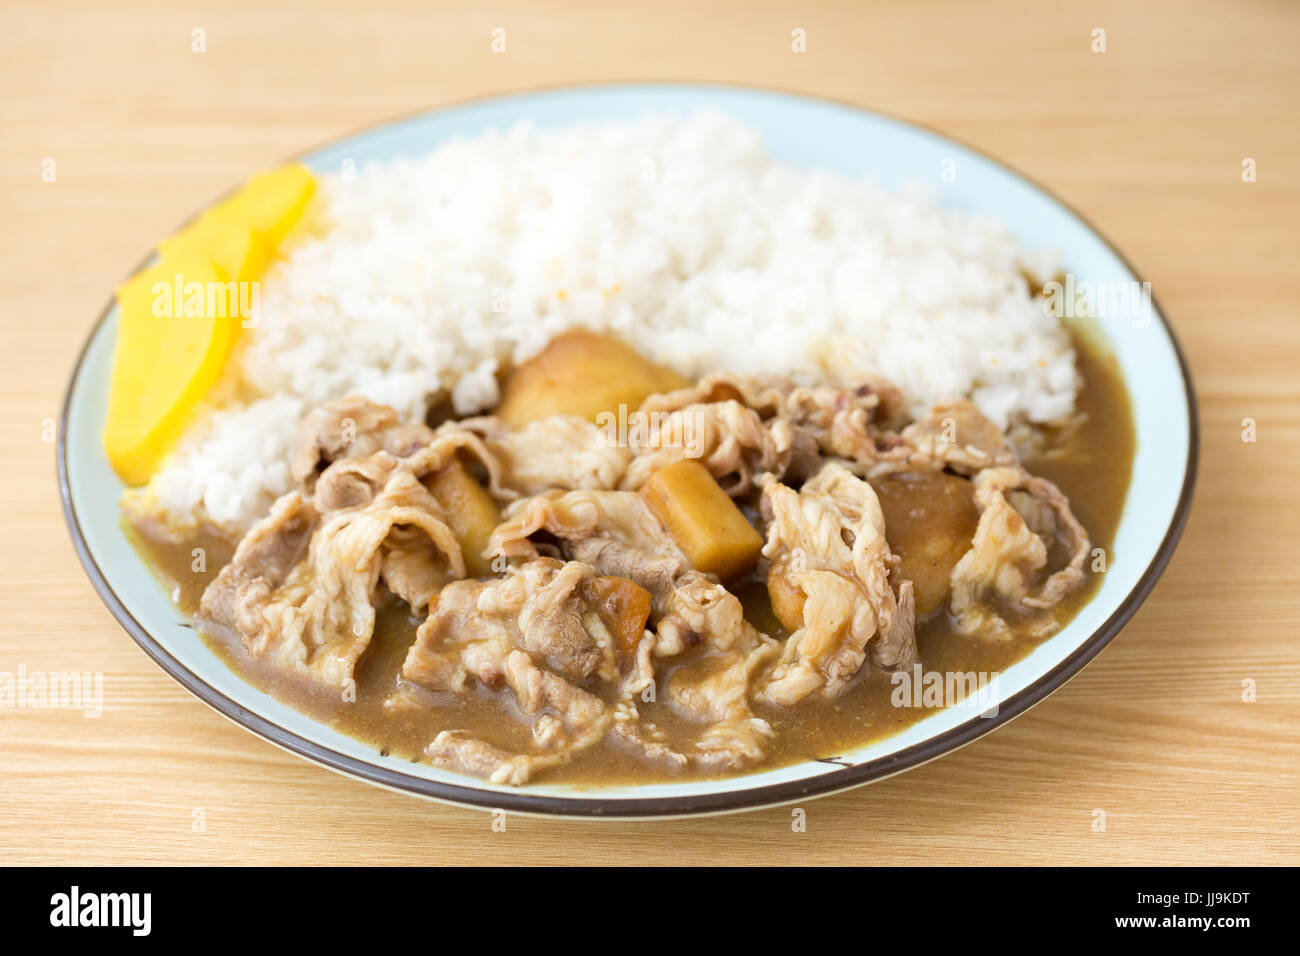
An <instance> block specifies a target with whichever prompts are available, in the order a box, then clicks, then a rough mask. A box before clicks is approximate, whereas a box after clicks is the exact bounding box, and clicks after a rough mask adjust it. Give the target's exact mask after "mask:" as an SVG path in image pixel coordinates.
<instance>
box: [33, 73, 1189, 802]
mask: <svg viewBox="0 0 1300 956" xmlns="http://www.w3.org/2000/svg"><path fill="white" fill-rule="evenodd" d="M705 108H710V109H719V110H722V111H725V112H728V113H731V114H733V115H735V116H738V117H740V118H741V119H743V120H744V121H746V122H748V123H750V124H751V125H753V126H754V127H756V128H757V129H758V130H759V131H760V132H761V133H762V134H763V136H764V138H765V141H766V143H767V146H768V148H769V149H770V150H771V151H772V153H773V154H774V155H775V156H777V157H778V158H779V159H782V160H785V161H787V162H789V163H793V164H796V165H800V166H808V167H822V168H826V169H829V170H832V171H834V172H837V173H842V174H845V175H850V176H855V177H863V176H870V177H872V178H874V179H876V180H877V181H879V182H880V183H882V184H883V185H885V186H887V187H891V188H892V187H897V186H899V185H900V184H902V183H903V182H904V181H906V180H908V179H927V180H929V181H931V182H933V181H935V180H936V179H938V178H940V177H939V176H938V175H937V172H936V171H939V170H941V169H944V168H948V169H957V170H960V175H959V176H956V177H947V178H953V179H955V181H954V182H950V183H946V184H945V185H944V186H943V187H942V189H943V192H942V196H943V200H944V201H945V202H946V203H948V204H951V205H953V206H955V207H958V208H961V209H963V210H965V211H967V212H972V213H982V214H987V215H991V216H996V217H998V218H999V219H1002V220H1003V221H1005V222H1006V223H1008V224H1009V226H1010V228H1011V230H1012V232H1014V233H1015V235H1016V236H1017V238H1018V239H1019V240H1020V242H1021V243H1022V244H1023V245H1024V246H1025V247H1026V248H1030V249H1035V248H1044V247H1052V248H1056V249H1058V250H1060V252H1061V261H1062V263H1063V264H1064V265H1065V267H1066V268H1068V269H1069V270H1070V272H1071V273H1073V274H1074V275H1076V276H1079V277H1080V278H1081V280H1082V279H1086V280H1088V281H1091V282H1093V283H1103V282H1104V283H1108V284H1109V283H1116V284H1127V283H1140V282H1141V281H1142V280H1141V279H1140V277H1139V276H1138V275H1137V274H1136V273H1135V272H1134V270H1133V269H1132V268H1131V267H1130V266H1129V265H1128V263H1126V262H1125V261H1124V259H1123V257H1122V256H1121V255H1120V254H1119V253H1118V252H1117V251H1116V250H1115V249H1114V247H1112V246H1111V245H1110V243H1109V242H1107V241H1106V240H1105V239H1104V238H1103V237H1102V236H1101V235H1100V234H1099V233H1098V232H1097V231H1096V230H1095V229H1093V228H1092V227H1091V226H1089V225H1088V224H1087V223H1086V222H1084V221H1083V219H1081V218H1080V217H1079V216H1078V215H1077V214H1076V213H1074V212H1073V211H1072V210H1071V209H1070V208H1069V207H1067V206H1066V205H1065V204H1064V203H1063V202H1061V201H1060V200H1059V199H1057V198H1055V197H1054V196H1052V195H1051V194H1049V193H1048V192H1047V191H1045V190H1044V189H1042V188H1041V187H1039V186H1037V185H1035V184H1034V183H1033V182H1031V181H1030V180H1028V179H1027V178H1026V177H1024V176H1023V175H1021V174H1019V173H1016V172H1014V171H1012V170H1010V169H1008V168H1007V167H1006V166H1004V165H1002V164H1000V163H998V162H996V161H994V160H992V159H990V158H988V157H986V156H983V155H981V154H980V153H978V152H976V151H974V150H972V149H970V148H969V147H966V146H962V145H961V144H959V143H956V142H954V141H952V140H951V139H948V138H946V137H943V136H941V135H938V134H936V133H934V132H930V131H928V130H925V129H921V128H918V127H916V126H913V125H911V124H908V123H905V122H902V121H900V120H897V119H894V118H890V117H887V116H882V115H879V114H876V113H872V112H868V111H865V110H862V109H858V108H855V107H851V106H847V105H841V104H836V103H831V102H826V101H823V100H816V99H811V98H807V97H802V96H794V95H789V94H784V93H775V92H769V91H762V90H752V89H740V88H730V87H712V86H696V85H663V84H656V85H625V86H603V87H586V88H571V89H559V90H550V91H543V92H537V93H527V94H522V95H513V96H504V97H499V98H493V99H487V100H481V101H478V102H474V103H468V104H465V105H460V106H453V107H449V108H444V109H438V110H436V111H433V112H428V113H423V114H420V115H416V116H411V117H407V118H404V119H399V120H396V121H394V122H390V123H386V124H384V125H381V126H377V127H374V128H371V129H369V130H366V131H363V132H361V133H358V134H355V135H353V136H349V137H347V138H345V139H342V140H339V141H337V142H334V143H331V144H329V145H326V146H323V147H320V148H318V149H315V150H312V151H311V152H309V153H307V154H305V155H304V156H302V157H299V158H300V159H301V160H302V161H303V162H305V163H307V164H308V165H309V166H311V167H312V168H314V169H316V170H319V171H332V170H338V169H340V168H342V166H343V164H344V163H345V162H346V161H351V162H353V163H357V164H361V163H364V162H366V161H368V160H374V159H387V158H391V157H393V156H396V155H401V154H405V155H418V154H421V153H425V152H427V151H429V150H430V149H432V148H433V147H435V146H437V145H438V144H439V143H441V142H444V141H445V140H447V139H449V138H451V137H453V136H457V135H459V136H470V135H473V134H475V133H478V132H481V131H484V130H486V129H489V128H493V127H496V128H500V127H506V126H510V125H512V124H514V123H516V122H518V121H520V120H525V119H527V120H531V121H533V122H534V123H536V124H537V125H538V126H555V125H564V124H569V123H574V122H580V121H597V120H604V119H616V118H626V117H628V116H633V115H637V114H640V113H643V112H647V111H661V112H678V113H687V112H693V111H696V110H699V109H705ZM1107 287H1109V286H1107ZM1115 287H1119V286H1118V285H1117V286H1115ZM1099 288H1104V287H1101V286H1099ZM1151 305H1152V308H1151V310H1150V315H1149V316H1148V317H1146V319H1145V320H1144V321H1135V320H1134V318H1132V317H1123V316H1122V315H1121V316H1117V317H1102V318H1100V319H1099V320H1098V324H1099V325H1100V326H1101V329H1102V331H1103V332H1104V333H1105V335H1106V337H1107V338H1108V340H1109V343H1110V346H1111V348H1112V350H1113V351H1114V352H1115V354H1116V357H1117V359H1118V361H1119V365H1120V368H1121V371H1122V374H1123V377H1124V379H1125V381H1126V383H1127V385H1128V389H1129V393H1130V396H1131V398H1132V405H1133V410H1134V415H1135V419H1136V421H1135V423H1134V425H1135V428H1136V432H1137V452H1136V455H1135V458H1134V461H1133V476H1132V483H1131V485H1130V489H1129V494H1128V499H1127V502H1126V504H1125V506H1124V511H1123V515H1122V518H1121V521H1120V524H1119V528H1118V530H1117V532H1116V536H1115V542H1114V548H1113V555H1112V556H1111V562H1110V565H1109V567H1108V569H1107V571H1106V573H1105V575H1104V577H1103V580H1102V582H1101V586H1100V587H1099V589H1098V590H1097V592H1096V594H1095V595H1094V597H1093V599H1092V600H1091V601H1090V602H1089V603H1088V604H1087V605H1086V606H1085V607H1084V608H1083V609H1082V610H1081V611H1080V612H1079V614H1078V615H1077V616H1076V617H1075V619H1074V620H1073V621H1072V622H1070V624H1069V625H1068V626H1066V627H1065V628H1063V629H1062V630H1061V631H1060V632H1058V633H1057V634H1055V635H1054V636H1052V637H1051V638H1049V639H1047V640H1045V641H1043V642H1042V643H1041V644H1039V645H1038V646H1037V647H1036V648H1035V649H1034V650H1033V651H1032V652H1031V653H1030V654H1029V655H1028V656H1027V657H1025V658H1024V659H1023V660H1021V661H1019V662H1018V663H1016V664H1014V665H1013V666H1011V667H1009V668H1008V669H1006V670H1005V671H1003V672H1002V673H1001V674H1000V675H999V676H998V678H997V680H996V684H995V685H993V686H992V692H991V694H992V696H991V697H990V698H985V699H984V700H982V701H981V704H984V705H989V706H988V709H987V710H985V711H984V712H983V713H982V714H975V713H973V712H972V710H971V709H966V708H963V707H960V706H958V707H950V708H948V709H946V710H943V711H939V712H937V713H935V714H933V715H931V716H928V717H926V718H925V719H923V720H921V721H919V722H918V723H915V724H913V725H912V726H910V727H908V728H907V729H905V730H903V731H900V732H898V733H896V734H894V735H892V736H889V737H886V738H883V739H880V740H877V741H875V742H872V743H870V744H867V745H864V746H862V747H859V748H857V749H855V750H852V751H850V752H846V753H843V754H840V755H839V756H838V757H836V758H834V759H833V760H829V759H828V760H820V761H807V762H803V763H798V764H794V765H791V766H787V767H782V768H779V769H775V770H766V771H762V772H758V773H752V774H748V775H746V776H741V777H735V778H731V779H727V780H705V781H692V782H680V783H655V784H647V785H599V786H598V785H582V786H578V785H572V784H562V783H549V782H546V781H542V782H539V783H534V784H530V785H528V786H526V787H523V788H512V787H503V786H496V785H493V784H490V783H486V782H484V781H480V780H477V779H473V778H469V777H465V776H462V775H459V774H455V773H452V772H449V771H444V770H439V769H437V768H434V767H429V766H424V765H422V764H416V763H411V762H409V761H407V760H402V759H399V758H395V757H385V756H381V755H380V754H379V753H378V752H377V751H376V749H375V748H373V747H371V746H369V745H367V744H365V743H362V742H361V741H358V740H354V739H352V738H351V737H348V736H346V735H344V734H341V733H339V732H338V731H335V730H333V729H332V728H330V727H329V726H327V725H325V724H322V723H319V722H317V721H315V720H312V719H310V718H308V717H305V716H303V715H302V714H299V713H298V712H297V711H295V710H293V709H292V708H291V707H289V706H287V705H285V704H283V703H280V702H279V701H277V700H275V699H274V698H272V697H270V696H269V695H267V694H265V693H263V692H262V691H259V690H257V689H256V688H254V687H252V686H250V685H248V684H246V683H244V681H243V680H241V679H240V678H239V677H238V676H236V675H235V674H234V673H233V672H232V671H230V670H229V669H228V668H227V667H226V665H225V664H224V663H223V662H222V661H221V659H220V658H219V657H218V656H217V655H216V654H214V653H213V652H212V651H211V650H209V649H208V647H207V646H206V645H205V644H204V643H203V641H202V640H201V639H200V638H199V636H198V635H197V634H196V633H195V632H194V631H193V630H192V629H191V628H190V627H189V626H188V625H187V623H186V622H185V621H184V620H183V618H182V617H181V615H180V614H179V612H178V611H177V610H176V608H175V607H174V606H173V605H172V603H171V602H170V600H169V599H168V596H167V594H166V593H165V592H164V590H163V589H162V587H161V586H160V585H159V583H158V581H157V579H156V578H155V577H154V576H153V574H152V572H151V571H150V570H149V568H148V567H147V566H146V565H145V564H144V563H143V562H142V561H141V560H140V558H139V557H138V556H137V555H136V553H135V551H134V550H133V549H132V547H131V545H130V543H129V542H128V541H127V539H126V537H125V536H124V534H123V532H122V528H121V526H120V525H119V523H118V506H117V502H118V497H119V496H120V494H121V492H122V490H123V488H122V484H121V482H120V481H119V480H118V479H117V477H116V475H115V474H114V473H113V470H112V468H111V467H110V466H109V464H108V461H107V459H106V457H105V455H104V451H103V446H102V444H101V441H100V434H101V432H102V430H103V425H104V414H105V406H106V396H107V394H108V381H109V370H110V366H111V362H112V353H113V343H114V339H115V336H116V328H117V312H116V309H115V307H114V305H113V303H112V301H111V300H110V302H109V304H108V306H107V307H106V308H105V310H104V312H103V314H102V315H101V316H100V318H99V321H98V322H97V324H96V325H95V328H94V330H93V331H92V332H91V334H90V338H89V340H88V341H87V342H86V344H85V347H84V348H83V350H82V353H81V356H80V358H79V359H78V360H77V365H76V368H75V370H74V372H73V374H72V380H71V382H70V383H69V386H68V391H67V395H66V397H65V400H64V405H63V413H62V418H61V426H60V430H59V444H58V466H59V483H60V488H61V492H62V496H63V507H64V512H65V514H66V517H67V521H68V526H69V528H70V530H71V532H72V538H73V541H74V543H75V545H76V549H77V553H78V555H79V556H80V558H81V561H82V564H83V565H84V566H85V568H86V571H87V573H88V574H89V576H90V579H91V581H92V582H93V584H94V586H95V589H96V590H97V591H98V592H99V594H100V596H101V597H102V598H103V599H104V602H105V603H106V604H107V605H108V607H109V609H110V610H111V611H112V612H113V614H114V616H115V617H116V618H117V619H118V621H119V622H120V623H121V624H122V626H123V627H124V628H125V629H126V631H127V633H129V634H130V635H131V636H132V637H133V638H134V639H135V640H136V641H137V642H138V643H139V644H140V646H141V647H142V648H143V649H144V650H145V652H146V653H147V654H148V655H149V656H150V657H152V658H153V659H154V661H156V662H157V663H158V665H159V666H160V667H162V668H163V670H165V671H166V672H167V673H168V674H170V675H171V676H172V677H174V678H175V679H176V680H177V681H179V682H180V683H181V684H182V685H184V686H185V687H186V688H187V689H189V690H190V691H191V692H193V693H194V694H195V696H197V697H198V698H199V699H200V700H202V701H204V702H205V703H207V704H209V705H210V706H212V707H213V708H215V709H216V710H217V711H219V712H220V713H222V714H224V715H225V716H227V717H229V718H230V719H231V720H233V721H235V722H236V723H238V724H240V725H242V726H244V727H246V728H247V729H249V730H251V731H253V732H254V733H255V734H258V735H259V736H261V737H264V738H265V739H267V740H269V741H271V742H272V743H275V744H277V745H279V746H281V747H283V748H285V749H286V750H289V751H292V752H293V753H296V754H298V755H300V756H302V757H305V758H307V759H309V760H313V761H315V762H317V763H319V764H322V765H324V766H326V767H329V768H330V769H332V770H336V771H339V772H341V773H343V774H347V775H349V776H352V777H356V778H358V779H361V780H365V781H367V782H370V783H373V784H377V785H380V786H384V787H388V788H391V789H394V790H400V791H403V792H406V793H411V794H415V795H419V796H423V797H429V798H432V799H436V800H441V801H445V802H449V803H455V804H459V805H468V806H475V807H481V808H500V809H504V810H509V811H517V812H523V813H545V814H563V815H571V816H585V817H657V816H671V815H688V814H707V813H724V812H730V811H735V810H740V809H752V808H757V807H763V806H771V805H774V804H780V803H791V802H797V801H801V800H806V799H808V798H810V797H814V796H820V795H824V794H828V793H833V792H836V791H840V790H844V789H847V788H849V787H855V786H858V785H861V784H864V783H869V782H871V781H875V780H880V779H882V778H884V777H887V776H890V775H892V774H895V773H899V772H900V771H903V770H907V769H909V768H911V767H915V766H917V765H919V764H921V763H924V762H926V761H928V760H932V759H934V758H936V757H939V756H942V755H943V754H946V753H949V752H951V751H953V750H955V749H957V748H958V747H961V746H963V745H965V744H968V743H970V742H971V741H973V740H975V739H976V738H978V737H981V736H983V735H984V734H986V733H988V732H989V731H991V730H993V729H995V728H996V727H999V726H1001V725H1002V724H1005V723H1006V722H1007V721H1009V720H1011V719H1012V718H1014V717H1016V716H1018V715H1019V714H1022V713H1024V712H1025V711H1026V710H1027V709H1028V708H1030V707H1032V706H1033V705H1034V704H1036V703H1038V702H1039V701H1041V700H1042V699H1043V698H1044V697H1046V696H1047V695H1048V694H1050V693H1052V692H1053V691H1054V690H1056V689H1057V688H1059V687H1060V686H1061V685H1062V684H1064V683H1065V682H1066V681H1067V680H1069V679H1070V677H1072V676H1073V675H1074V674H1076V673H1078V672H1079V670H1080V669H1081V668H1082V667H1083V666H1084V665H1085V664H1087V663H1088V662H1089V661H1090V660H1092V658H1094V657H1096V656H1097V654H1098V653H1099V652H1100V651H1101V649H1102V648H1103V647H1105V646H1106V644H1107V643H1109V642H1110V640H1111V639H1112V638H1113V637H1114V636H1115V635H1116V634H1117V633H1118V632H1119V630H1120V629H1121V628H1122V627H1123V626H1124V624H1125V623H1126V622H1127V621H1128V620H1129V618H1130V617H1132V616H1133V613H1134V612H1135V611H1136V610H1137V608H1138V606H1139V605H1140V604H1141V603H1142V601H1143V600H1144V599H1145V598H1146V597H1147V595H1148V594H1149V593H1150V592H1151V589H1152V587H1154V585H1155V583H1156V579H1157V578H1158V577H1159V575H1160V573H1161V571H1162V570H1163V569H1164V567H1165V564H1166V563H1167V562H1168V560H1169V557H1170V555H1171V554H1172V552H1173V550H1174V546H1175V545H1176V543H1177V541H1178V537H1179V534H1180V533H1181V531H1182V528H1183V524H1184V523H1185V521H1186V519H1187V513H1188V510H1189V508H1190V505H1191V496H1192V487H1193V484H1194V480H1195V473H1196V460H1197V438H1196V436H1197V427H1196V403H1195V397H1194V394H1193V390H1192V384H1191V378H1190V374H1189V372H1188V369H1187V364H1186V362H1185V360H1184V358H1183V355H1182V352H1181V350H1180V348H1179V346H1178V342H1177V341H1176V339H1175V338H1174V335H1173V332H1172V330H1171V329H1170V327H1169V325H1168V323H1167V322H1166V320H1165V317H1164V314H1163V312H1162V311H1161V310H1160V308H1159V306H1158V304H1156V303H1155V301H1154V299H1153V300H1152V302H1151Z"/></svg>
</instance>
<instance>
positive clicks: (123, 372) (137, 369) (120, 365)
mask: <svg viewBox="0 0 1300 956" xmlns="http://www.w3.org/2000/svg"><path fill="white" fill-rule="evenodd" d="M226 283H227V279H226V274H225V272H224V271H223V270H222V269H221V268H220V267H218V266H217V265H216V264H215V263H213V262H212V261H211V260H210V259H207V258H204V257H201V256H197V255H192V254H176V255H175V256H174V257H169V258H166V259H164V260H163V261H162V262H160V263H158V264H156V265H154V266H151V267H149V268H148V269H146V270H145V271H144V272H142V273H140V274H139V275H137V276H135V277H134V278H132V279H130V280H129V281H127V282H126V283H124V284H123V285H122V287H121V288H120V289H119V290H118V304H119V306H120V316H119V319H118V329H117V348H116V351H115V352H114V356H113V375H112V380H111V383H110V385H109V395H108V418H107V421H106V423H105V426H104V449H105V451H106V452H107V453H108V459H109V462H110V463H111V464H112V466H113V469H114V471H116V472H117V474H118V475H119V476H120V477H121V478H122V480H123V481H125V482H126V483H128V484H143V483H144V482H146V481H148V480H149V477H150V476H151V475H152V474H153V473H154V471H155V470H156V469H157V467H158V464H159V462H161V460H162V458H163V456H164V455H166V454H167V452H168V451H169V450H170V449H171V447H172V445H173V444H174V443H175V441H176V439H177V438H179V437H180V434H181V431H182V430H183V429H184V427H185V425H186V423H187V422H188V420H189V418H190V416H191V415H192V414H193V412H194V409H195V407H196V406H197V405H198V403H199V401H200V400H201V399H202V398H203V396H204V395H206V394H207V392H208V390H209V389H210V388H212V386H213V385H214V384H215V383H216V381H217V379H218V378H219V377H220V375H221V370H222V368H223V367H224V366H225V363H226V359H227V358H228V357H229V355H230V350H231V348H232V347H233V346H234V343H235V337H236V335H237V334H238V330H239V323H240V319H239V316H238V314H237V313H238V303H237V302H232V301H231V300H230V294H229V293H230V290H229V287H228V286H227V284H226Z"/></svg>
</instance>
